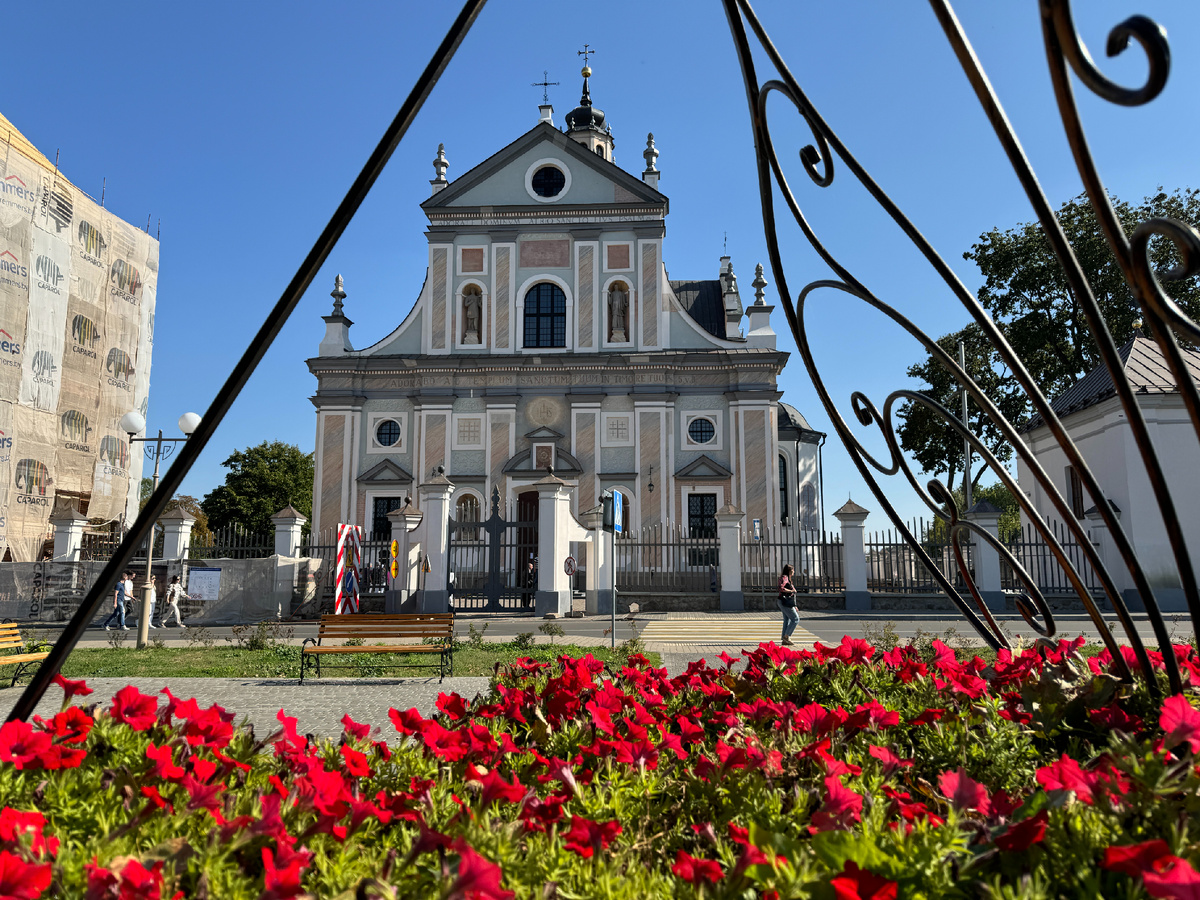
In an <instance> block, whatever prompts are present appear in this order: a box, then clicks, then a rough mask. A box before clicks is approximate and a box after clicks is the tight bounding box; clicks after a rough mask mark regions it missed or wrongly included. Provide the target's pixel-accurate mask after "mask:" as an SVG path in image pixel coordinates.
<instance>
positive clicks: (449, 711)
mask: <svg viewBox="0 0 1200 900" xmlns="http://www.w3.org/2000/svg"><path fill="white" fill-rule="evenodd" d="M469 705H470V704H468V703H467V701H466V700H465V699H464V698H463V697H461V696H459V695H458V694H456V693H455V692H453V691H451V692H450V693H449V694H438V698H437V708H438V709H440V710H441V711H442V712H443V713H445V714H446V717H447V718H449V719H451V720H453V721H457V720H459V719H465V718H466V717H467V708H468V706H469Z"/></svg>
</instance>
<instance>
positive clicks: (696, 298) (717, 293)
mask: <svg viewBox="0 0 1200 900" xmlns="http://www.w3.org/2000/svg"><path fill="white" fill-rule="evenodd" d="M670 285H671V290H673V291H674V292H675V296H676V297H677V298H678V299H679V305H680V306H682V307H683V310H684V312H686V313H687V314H688V315H689V316H691V317H692V318H693V319H694V320H695V322H696V324H697V325H699V326H700V327H701V328H703V329H704V330H705V331H707V332H708V333H709V334H711V335H712V336H713V337H717V338H720V339H721V340H725V302H724V300H723V299H722V296H721V282H720V281H719V280H717V279H713V280H712V281H672V282H670Z"/></svg>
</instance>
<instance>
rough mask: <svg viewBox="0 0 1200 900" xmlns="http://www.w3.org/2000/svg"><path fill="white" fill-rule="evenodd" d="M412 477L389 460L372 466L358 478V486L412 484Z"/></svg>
mask: <svg viewBox="0 0 1200 900" xmlns="http://www.w3.org/2000/svg"><path fill="white" fill-rule="evenodd" d="M412 480H413V477H412V475H411V474H409V473H408V472H406V471H405V470H404V469H403V468H401V467H400V466H398V465H396V464H395V463H394V462H392V461H391V460H390V459H385V460H384V461H383V462H381V463H378V464H377V465H374V466H372V467H371V468H369V469H367V471H365V472H363V473H362V474H361V475H359V476H358V483H359V484H396V485H400V484H412Z"/></svg>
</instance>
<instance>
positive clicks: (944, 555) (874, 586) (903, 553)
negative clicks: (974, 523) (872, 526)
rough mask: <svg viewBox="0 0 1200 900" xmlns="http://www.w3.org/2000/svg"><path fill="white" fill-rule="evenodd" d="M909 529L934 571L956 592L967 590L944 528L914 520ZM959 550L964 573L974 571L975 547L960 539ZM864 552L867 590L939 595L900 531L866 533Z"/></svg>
mask: <svg viewBox="0 0 1200 900" xmlns="http://www.w3.org/2000/svg"><path fill="white" fill-rule="evenodd" d="M909 529H910V530H911V531H912V533H913V534H914V535H915V536H916V538H917V540H918V541H919V542H920V543H921V546H922V548H923V549H924V550H925V552H926V553H928V554H929V556H930V558H931V559H932V560H933V564H934V566H936V567H937V570H938V571H939V572H941V574H942V575H943V576H944V577H945V578H946V580H947V581H949V582H950V583H951V584H952V585H954V586H955V588H957V589H959V590H963V591H965V590H967V588H966V582H965V581H964V580H963V575H962V572H960V571H959V568H958V561H957V560H956V559H955V554H954V547H953V546H952V545H951V543H950V540H949V536H948V533H947V530H946V529H945V527H938V525H937V523H935V522H932V521H928V522H927V521H926V520H925V519H914V520H913V522H912V523H911V524H910V525H909ZM959 547H960V549H961V551H962V556H963V562H964V564H965V565H966V568H967V571H969V572H973V571H974V565H975V562H974V546H973V545H972V544H971V542H970V541H969V540H967V539H966V538H965V537H962V536H960V538H959ZM863 549H864V550H865V552H866V555H867V590H869V591H875V592H878V593H882V594H932V593H938V592H940V591H941V589H942V588H941V585H940V584H938V582H937V580H936V579H935V578H934V576H933V573H932V572H930V571H929V569H928V568H927V567H926V565H925V563H924V562H923V561H922V560H921V558H920V556H919V555H918V554H917V552H916V551H915V550H914V549H913V548H912V547H911V546H909V544H908V543H907V542H906V541H905V540H904V538H903V536H902V535H901V534H900V532H899V531H897V530H894V529H891V528H889V529H886V530H883V531H874V532H868V533H867V534H866V535H865V536H864V541H863Z"/></svg>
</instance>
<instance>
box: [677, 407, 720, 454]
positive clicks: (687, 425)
mask: <svg viewBox="0 0 1200 900" xmlns="http://www.w3.org/2000/svg"><path fill="white" fill-rule="evenodd" d="M683 446H684V447H687V448H690V449H696V450H720V449H721V413H720V412H717V411H712V412H708V411H705V412H694V413H687V414H685V415H684V417H683Z"/></svg>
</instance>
